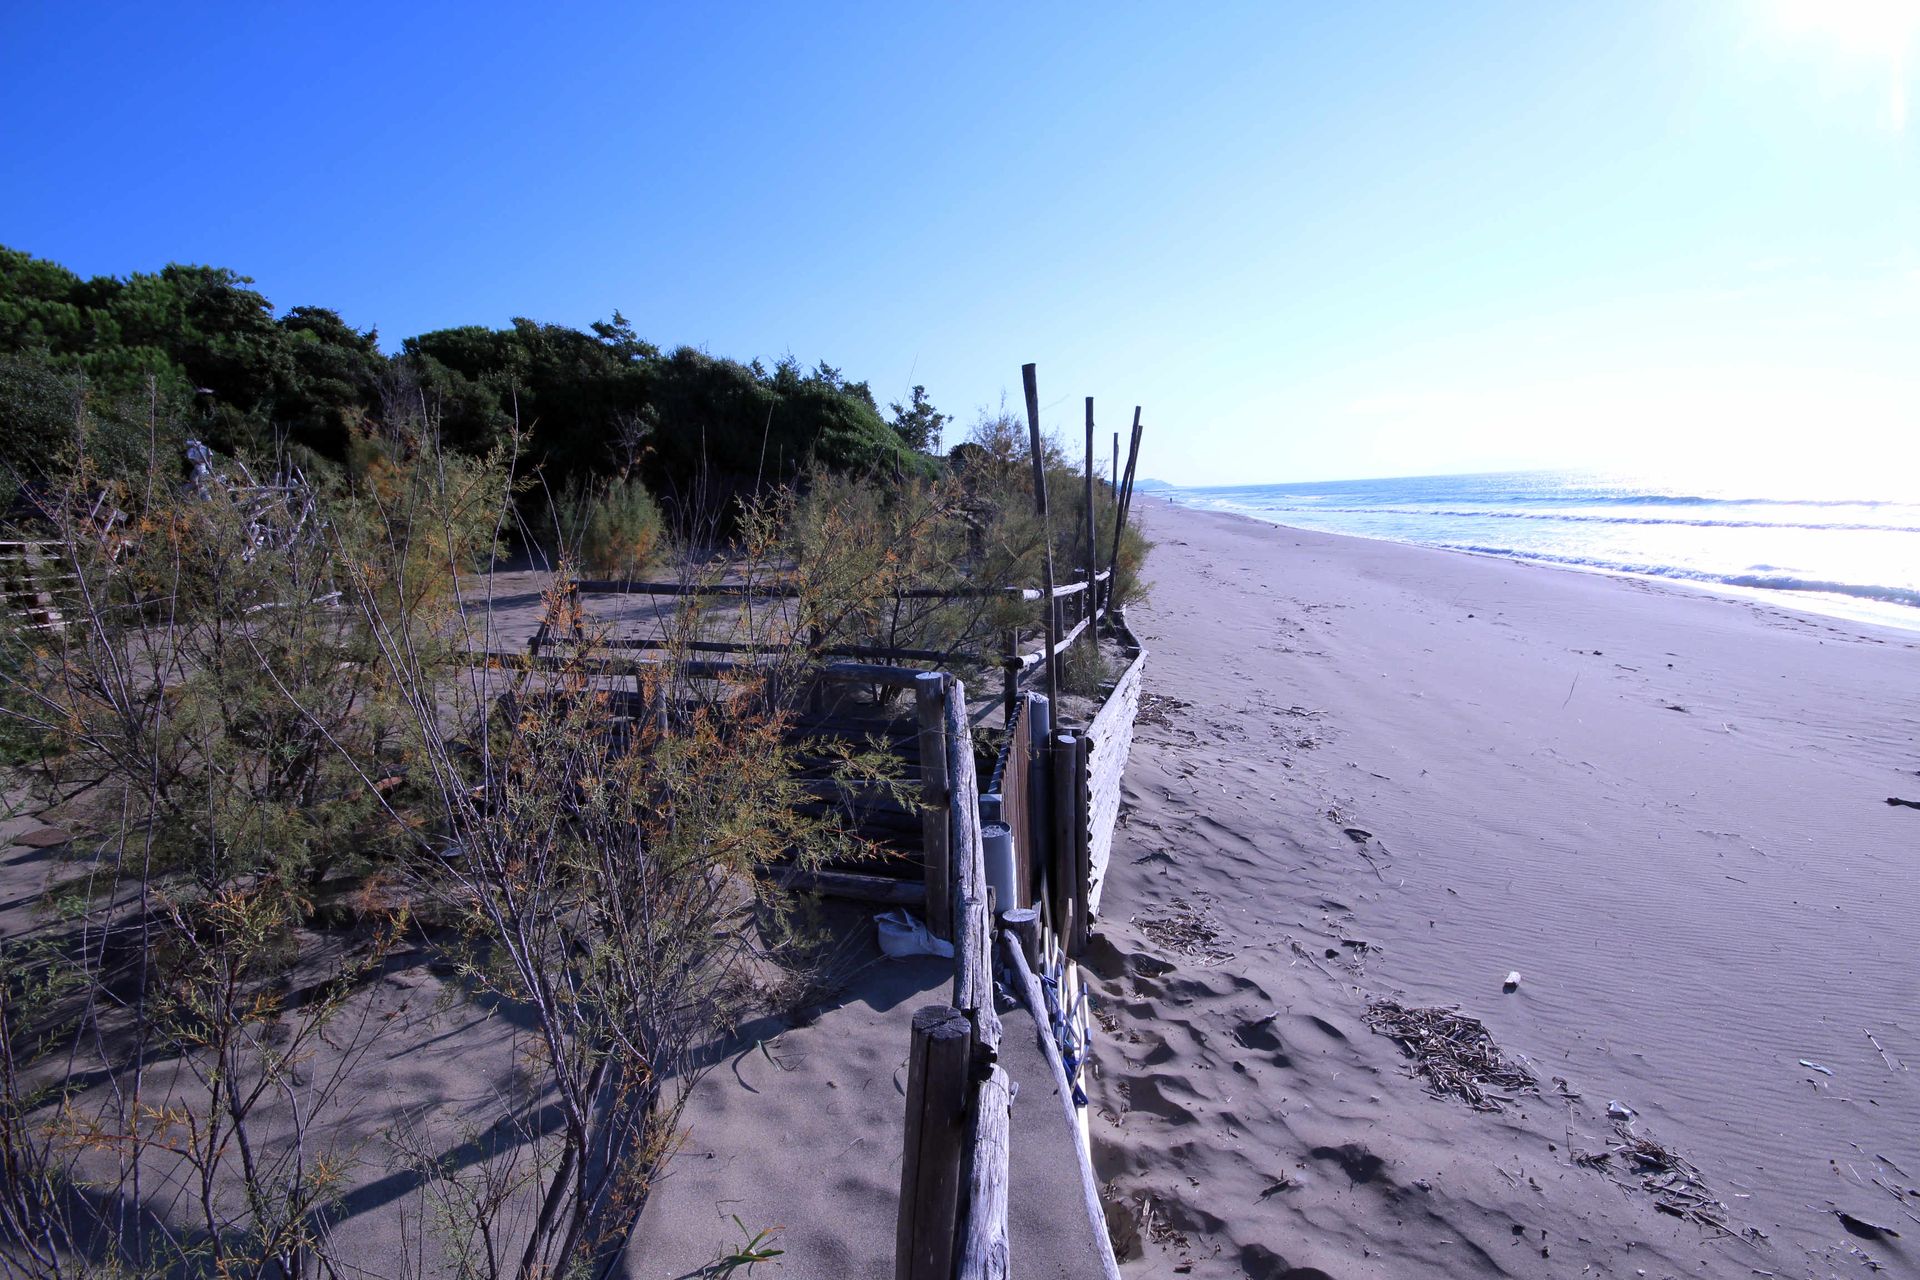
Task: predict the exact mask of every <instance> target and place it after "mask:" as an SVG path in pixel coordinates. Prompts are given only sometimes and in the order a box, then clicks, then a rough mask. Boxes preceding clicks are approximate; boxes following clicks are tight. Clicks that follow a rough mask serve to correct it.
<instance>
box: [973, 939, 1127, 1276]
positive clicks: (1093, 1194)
mask: <svg viewBox="0 0 1920 1280" xmlns="http://www.w3.org/2000/svg"><path fill="white" fill-rule="evenodd" d="M1001 920H1002V921H1003V922H1004V923H1005V925H1006V928H1005V930H1003V931H1002V933H1001V934H1000V942H1001V946H1002V948H1003V949H1004V950H1005V951H1006V955H1007V967H1008V968H1009V969H1010V970H1012V972H1013V976H1014V978H1015V979H1016V980H1017V981H1018V982H1019V984H1020V999H1021V1002H1022V1003H1023V1004H1025V1005H1026V1006H1027V1012H1028V1013H1029V1014H1031V1015H1032V1016H1033V1028H1034V1035H1035V1038H1036V1039H1038V1040H1039V1042H1040V1052H1041V1053H1042V1054H1044V1055H1045V1056H1046V1059H1047V1066H1048V1067H1050V1068H1051V1069H1052V1071H1053V1088H1054V1092H1056V1093H1058V1094H1059V1095H1060V1105H1061V1107H1062V1108H1063V1109H1064V1110H1065V1112H1066V1117H1067V1132H1068V1133H1069V1134H1071V1135H1072V1137H1073V1153H1074V1155H1075V1156H1076V1157H1078V1159H1079V1162H1080V1199H1081V1203H1082V1204H1083V1205H1084V1206H1085V1207H1086V1211H1087V1227H1088V1229H1089V1230H1090V1231H1091V1232H1092V1233H1093V1245H1094V1252H1096V1253H1097V1254H1099V1255H1100V1268H1101V1271H1102V1272H1103V1273H1104V1274H1105V1275H1106V1277H1107V1280H1120V1264H1119V1263H1118V1262H1116V1261H1114V1257H1113V1241H1112V1240H1111V1239H1110V1238H1108V1236H1107V1214H1106V1210H1105V1209H1104V1208H1102V1207H1101V1204H1100V1184H1099V1183H1098V1182H1096V1181H1095V1180H1094V1176H1093V1154H1092V1152H1091V1151H1089V1150H1088V1148H1087V1136H1086V1134H1085V1133H1084V1132H1082V1131H1081V1128H1080V1117H1079V1115H1078V1114H1077V1112H1078V1108H1076V1107H1075V1106H1074V1103H1073V1085H1072V1083H1071V1082H1070V1081H1069V1080H1068V1079H1067V1064H1066V1063H1065V1062H1063V1061H1062V1060H1061V1058H1060V1046H1059V1045H1058V1044H1056V1043H1054V1039H1053V1022H1052V1018H1051V1016H1050V1015H1049V1014H1048V1012H1047V1000H1046V997H1045V996H1044V995H1042V994H1041V991H1040V982H1039V979H1037V978H1035V977H1034V976H1033V968H1032V966H1030V965H1029V964H1028V963H1027V955H1026V948H1027V947H1030V946H1037V944H1036V943H1033V942H1031V941H1029V940H1027V939H1025V938H1024V936H1023V935H1024V934H1027V933H1031V932H1033V931H1034V930H1035V928H1036V922H1035V920H1034V918H1033V916H1032V914H1031V913H1028V912H1008V913H1007V914H1006V915H1003V916H1002V917H1001Z"/></svg>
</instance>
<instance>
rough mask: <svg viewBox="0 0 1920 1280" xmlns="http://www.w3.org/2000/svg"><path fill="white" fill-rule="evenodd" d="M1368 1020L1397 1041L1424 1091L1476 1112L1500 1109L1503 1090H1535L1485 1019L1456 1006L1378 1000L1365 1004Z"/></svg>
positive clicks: (1504, 1099) (1531, 1077) (1533, 1081)
mask: <svg viewBox="0 0 1920 1280" xmlns="http://www.w3.org/2000/svg"><path fill="white" fill-rule="evenodd" d="M1367 1025H1368V1026H1369V1027H1372V1028H1373V1029H1374V1031H1376V1032H1378V1033H1379V1034H1380V1035H1383V1036H1390V1037H1392V1038H1393V1039H1394V1040H1396V1041H1398V1042H1399V1044H1400V1047H1401V1048H1402V1049H1404V1050H1406V1052H1407V1056H1408V1057H1410V1058H1412V1059H1413V1069H1414V1071H1415V1073H1416V1074H1418V1075H1421V1076H1424V1077H1425V1078H1426V1081H1427V1090H1428V1092H1430V1093H1433V1094H1435V1095H1437V1096H1441V1097H1445V1096H1448V1095H1451V1096H1453V1097H1456V1098H1460V1099H1463V1100H1464V1101H1465V1102H1466V1103H1467V1104H1468V1105H1469V1106H1471V1107H1472V1108H1473V1109H1474V1110H1475V1111H1500V1110H1503V1109H1504V1108H1503V1105H1502V1104H1504V1103H1507V1102H1511V1101H1513V1099H1512V1098H1510V1097H1508V1096H1506V1095H1507V1094H1509V1093H1523V1092H1524V1093H1537V1092H1538V1091H1539V1088H1540V1082H1539V1081H1538V1080H1536V1079H1535V1078H1534V1075H1533V1073H1532V1072H1531V1071H1528V1070H1527V1069H1526V1068H1525V1067H1523V1066H1521V1065H1520V1064H1519V1063H1517V1062H1510V1061H1508V1060H1507V1059H1506V1058H1505V1057H1504V1056H1503V1055H1502V1054H1501V1052H1500V1047H1499V1046H1498V1045H1496V1044H1495V1043H1494V1042H1493V1037H1492V1036H1491V1035H1490V1034H1488V1032H1487V1028H1486V1024H1485V1023H1483V1022H1481V1021H1480V1020H1479V1019H1478V1018H1469V1017H1467V1016H1466V1015H1465V1014H1463V1013H1461V1012H1460V1011H1459V1010H1458V1009H1440V1008H1418V1007H1412V1006H1408V1005H1403V1004H1401V1003H1400V1002H1399V1001H1397V1000H1377V1001H1375V1002H1374V1003H1372V1004H1370V1005H1368V1006H1367ZM1499 1091H1504V1092H1499Z"/></svg>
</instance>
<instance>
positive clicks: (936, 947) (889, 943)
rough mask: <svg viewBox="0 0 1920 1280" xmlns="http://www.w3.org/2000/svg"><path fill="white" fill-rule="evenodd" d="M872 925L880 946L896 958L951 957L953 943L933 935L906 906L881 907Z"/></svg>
mask: <svg viewBox="0 0 1920 1280" xmlns="http://www.w3.org/2000/svg"><path fill="white" fill-rule="evenodd" d="M873 926H874V928H875V929H876V930H877V931H878V932H879V934H880V950H882V951H884V952H885V953H886V954H887V955H889V956H891V957H893V958H894V959H896V960H897V959H899V958H900V957H901V956H944V957H946V958H948V959H952V958H953V944H952V943H951V942H944V941H942V940H941V939H939V938H936V937H934V936H933V934H932V933H930V932H929V931H928V930H927V926H926V924H925V923H924V922H923V921H920V920H917V919H915V918H914V917H913V916H912V915H911V914H909V913H908V912H906V911H905V910H896V911H883V912H881V913H880V914H879V915H877V916H875V917H874V918H873Z"/></svg>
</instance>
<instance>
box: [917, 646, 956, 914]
mask: <svg viewBox="0 0 1920 1280" xmlns="http://www.w3.org/2000/svg"><path fill="white" fill-rule="evenodd" d="M913 697H914V710H915V712H916V713H917V714H918V716H919V720H920V790H921V794H920V800H921V809H920V839H921V844H922V848H923V853H924V857H925V860H926V868H927V871H926V874H927V928H928V930H929V931H931V932H932V934H933V936H934V937H936V938H945V939H948V940H951V939H952V937H953V895H952V883H953V864H952V862H951V861H950V859H951V856H952V844H951V837H950V836H949V835H948V830H949V823H948V814H949V809H950V805H949V798H950V792H951V787H952V780H951V779H950V778H949V777H948V776H947V677H946V676H944V675H943V674H941V673H940V672H938V671H925V672H922V673H921V674H920V675H919V677H917V678H916V679H915V680H914V682H913Z"/></svg>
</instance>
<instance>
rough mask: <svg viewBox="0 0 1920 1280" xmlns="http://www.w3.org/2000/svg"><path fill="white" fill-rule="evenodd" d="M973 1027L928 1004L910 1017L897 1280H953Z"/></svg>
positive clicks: (895, 1254)
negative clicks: (911, 1041) (911, 1022)
mask: <svg viewBox="0 0 1920 1280" xmlns="http://www.w3.org/2000/svg"><path fill="white" fill-rule="evenodd" d="M972 1069H973V1024H972V1023H971V1022H968V1021H967V1017H966V1015H965V1014H963V1013H961V1012H960V1011H959V1010H958V1009H953V1008H949V1007H948V1006H946V1005H939V1004H931V1005H927V1006H925V1007H923V1008H921V1009H919V1010H917V1011H916V1012H915V1013H914V1015H913V1047H912V1050H911V1051H910V1052H909V1054H908V1056H907V1123H906V1137H905V1140H904V1145H903V1147H902V1149H901V1156H900V1211H899V1216H898V1218H897V1219H896V1220H895V1223H894V1236H893V1274H894V1280H952V1277H953V1260H954V1252H955V1248H956V1245H957V1243H958V1242H957V1241H956V1239H955V1234H956V1230H957V1227H958V1225H959V1210H960V1183H961V1173H962V1170H961V1157H962V1155H963V1153H964V1149H965V1142H964V1139H965V1137H966V1128H967V1123H966V1121H967V1087H968V1077H969V1075H970V1074H971V1073H972Z"/></svg>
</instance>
